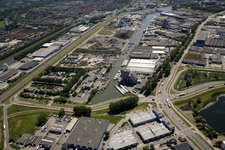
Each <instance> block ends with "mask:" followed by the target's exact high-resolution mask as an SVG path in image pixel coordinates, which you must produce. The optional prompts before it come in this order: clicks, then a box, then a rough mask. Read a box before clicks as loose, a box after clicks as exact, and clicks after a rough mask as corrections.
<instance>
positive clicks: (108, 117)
mask: <svg viewBox="0 0 225 150" xmlns="http://www.w3.org/2000/svg"><path fill="white" fill-rule="evenodd" d="M92 118H98V119H105V120H109V121H110V123H115V124H117V123H118V122H119V121H120V120H121V119H123V118H125V115H124V116H116V115H103V116H92Z"/></svg>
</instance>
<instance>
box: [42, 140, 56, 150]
mask: <svg viewBox="0 0 225 150" xmlns="http://www.w3.org/2000/svg"><path fill="white" fill-rule="evenodd" d="M55 141H56V139H54V138H51V137H44V138H43V139H42V140H41V142H40V144H39V145H40V146H41V147H44V148H48V149H50V148H51V147H52V146H53V145H54V143H55Z"/></svg>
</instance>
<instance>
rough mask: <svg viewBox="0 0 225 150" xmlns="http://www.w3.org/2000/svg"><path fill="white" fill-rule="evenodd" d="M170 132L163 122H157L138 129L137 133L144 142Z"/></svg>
mask: <svg viewBox="0 0 225 150" xmlns="http://www.w3.org/2000/svg"><path fill="white" fill-rule="evenodd" d="M171 133H172V131H170V130H169V129H168V128H167V127H166V126H165V125H164V124H163V123H157V124H154V125H151V126H149V127H146V128H142V129H140V130H138V134H139V136H140V137H141V139H142V141H143V142H144V143H147V142H150V141H152V140H156V139H158V138H162V137H165V136H168V135H170V134H171Z"/></svg>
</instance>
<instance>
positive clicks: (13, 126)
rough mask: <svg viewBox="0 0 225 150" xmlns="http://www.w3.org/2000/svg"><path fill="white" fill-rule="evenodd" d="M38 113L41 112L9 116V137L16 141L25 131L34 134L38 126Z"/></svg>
mask: <svg viewBox="0 0 225 150" xmlns="http://www.w3.org/2000/svg"><path fill="white" fill-rule="evenodd" d="M38 115H39V113H35V114H28V115H21V116H17V117H13V118H9V119H8V122H9V138H14V140H15V141H16V140H17V138H18V137H20V136H21V135H23V134H24V133H27V134H33V133H34V132H35V130H37V128H38V126H36V124H37V118H38Z"/></svg>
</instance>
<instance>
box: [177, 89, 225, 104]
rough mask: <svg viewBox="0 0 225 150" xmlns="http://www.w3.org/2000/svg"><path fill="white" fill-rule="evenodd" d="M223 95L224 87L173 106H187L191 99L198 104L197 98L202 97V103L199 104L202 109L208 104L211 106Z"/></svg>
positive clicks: (180, 101) (178, 102)
mask: <svg viewBox="0 0 225 150" xmlns="http://www.w3.org/2000/svg"><path fill="white" fill-rule="evenodd" d="M222 94H225V88H223V87H222V88H218V89H212V90H210V91H207V92H204V93H202V94H199V95H197V96H194V97H192V98H187V99H184V100H179V101H175V102H173V104H174V105H176V106H181V105H185V104H188V100H189V99H191V100H193V101H195V102H196V100H197V97H199V96H200V97H201V103H200V104H199V106H200V107H201V108H204V107H205V106H206V105H207V104H209V103H211V102H215V101H216V98H217V97H218V96H219V95H222Z"/></svg>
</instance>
